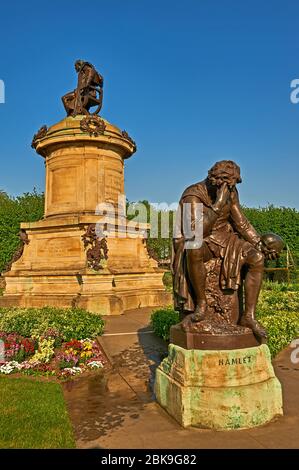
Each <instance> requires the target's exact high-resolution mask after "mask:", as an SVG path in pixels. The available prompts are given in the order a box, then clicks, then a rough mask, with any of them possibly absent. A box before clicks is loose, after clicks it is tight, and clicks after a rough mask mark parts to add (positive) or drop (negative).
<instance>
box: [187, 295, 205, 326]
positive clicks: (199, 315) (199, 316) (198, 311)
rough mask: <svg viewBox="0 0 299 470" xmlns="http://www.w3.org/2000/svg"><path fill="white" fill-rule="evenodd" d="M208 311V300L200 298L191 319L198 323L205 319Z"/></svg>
mask: <svg viewBox="0 0 299 470" xmlns="http://www.w3.org/2000/svg"><path fill="white" fill-rule="evenodd" d="M206 313H207V302H206V300H200V301H199V302H198V305H197V306H196V308H195V310H194V313H193V314H192V315H191V321H192V322H193V323H198V322H200V321H203V320H205V317H206Z"/></svg>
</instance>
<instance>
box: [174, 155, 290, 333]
mask: <svg viewBox="0 0 299 470" xmlns="http://www.w3.org/2000/svg"><path fill="white" fill-rule="evenodd" d="M241 181H242V180H241V176H240V168H239V166H238V165H237V164H236V163H234V162H233V161H230V160H223V161H220V162H217V163H216V164H215V165H214V166H213V167H212V168H211V169H210V170H209V172H208V176H207V178H206V179H205V180H204V181H201V182H199V183H196V184H193V185H191V186H189V187H188V188H187V189H186V190H185V191H184V193H183V195H182V197H181V199H180V204H179V210H180V211H181V212H183V208H184V205H185V204H187V205H188V204H189V206H190V207H191V227H193V228H194V227H195V223H196V217H198V215H197V214H198V211H197V208H198V205H199V204H200V205H201V208H202V220H201V224H202V225H201V227H202V231H203V233H202V243H201V244H200V246H197V245H196V246H194V247H191V248H190V247H188V246H187V245H186V241H187V237H186V235H184V230H183V228H182V227H181V231H180V234H179V236H178V237H177V238H175V239H174V244H173V247H174V250H173V262H172V271H173V283H174V301H175V307H176V308H177V309H179V311H180V312H181V313H182V319H183V320H182V323H181V327H182V329H183V330H184V331H193V332H194V331H200V332H204V331H206V332H209V333H212V334H213V331H219V328H220V330H221V327H223V325H225V324H229V323H234V324H235V325H240V326H242V327H245V328H249V329H250V330H252V332H253V333H254V335H255V336H256V337H258V338H259V339H261V340H263V339H265V338H266V335H267V333H266V331H265V329H264V328H263V327H262V325H261V324H260V323H259V322H258V321H257V320H256V318H255V311H256V305H257V301H258V296H259V292H260V289H261V285H262V280H263V271H264V259H265V257H266V258H267V259H276V258H277V257H278V256H279V253H280V251H281V250H282V249H283V246H284V244H283V241H282V239H281V238H280V237H279V236H277V235H275V234H266V235H265V236H261V235H259V234H258V233H257V232H256V230H255V229H254V227H253V226H252V225H251V224H250V222H249V221H248V220H247V218H246V217H245V215H244V213H243V212H242V209H241V207H240V203H239V196H238V191H237V189H236V185H237V184H238V183H241ZM180 220H182V218H180ZM180 223H181V222H180ZM243 288H244V301H243ZM234 294H235V298H238V300H237V301H234V302H231V303H230V304H229V305H226V306H225V303H227V302H226V299H228V298H230V299H232V298H234V297H233V295H234ZM236 294H237V295H236ZM236 302H237V303H238V305H237V304H236ZM212 307H213V308H212ZM229 309H230V310H234V309H235V310H236V309H237V316H236V315H235V314H234V312H232V311H231V312H228V310H229ZM211 311H212V312H214V314H213V315H211ZM222 319H223V320H224V322H223V324H222V323H221V321H222ZM207 323H208V324H207ZM215 325H216V326H217V327H216V326H215Z"/></svg>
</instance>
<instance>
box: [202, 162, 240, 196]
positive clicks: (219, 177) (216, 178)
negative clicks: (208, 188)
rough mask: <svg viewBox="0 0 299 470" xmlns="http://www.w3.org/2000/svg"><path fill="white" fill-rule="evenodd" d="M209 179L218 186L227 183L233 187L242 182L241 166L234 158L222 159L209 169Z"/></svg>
mask: <svg viewBox="0 0 299 470" xmlns="http://www.w3.org/2000/svg"><path fill="white" fill-rule="evenodd" d="M208 181H209V183H210V184H211V185H212V186H216V187H218V188H220V186H222V184H223V183H226V184H227V186H228V187H229V188H230V189H233V188H234V187H235V186H236V184H238V183H242V178H241V174H240V167H239V166H238V165H237V164H236V163H235V162H233V161H232V160H221V161H220V162H217V163H215V165H213V166H212V168H211V169H210V170H209V172H208Z"/></svg>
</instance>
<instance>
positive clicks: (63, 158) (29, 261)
mask: <svg viewBox="0 0 299 470" xmlns="http://www.w3.org/2000/svg"><path fill="white" fill-rule="evenodd" d="M34 146H35V148H36V151H37V152H38V153H39V154H40V155H42V156H43V157H44V158H45V165H46V191H45V215H44V218H43V219H42V220H40V221H38V222H33V223H23V224H22V225H21V228H22V230H23V233H24V234H25V235H26V236H27V242H26V244H25V245H24V250H23V253H22V256H21V257H20V259H19V260H17V261H16V262H14V263H13V264H12V267H11V269H10V271H9V272H7V273H6V274H5V281H6V291H5V294H4V296H3V297H1V298H0V305H1V306H6V305H18V306H22V307H42V306H46V305H51V306H59V307H71V306H73V307H74V306H77V307H83V308H86V309H88V310H90V311H93V312H95V313H101V314H105V315H115V314H116V315H117V314H121V313H123V311H124V310H127V309H133V308H138V307H146V306H159V305H165V304H167V303H170V301H171V298H170V295H169V293H167V292H166V291H165V288H164V285H163V282H162V277H163V274H164V271H163V270H161V269H159V268H158V265H157V262H156V261H155V260H154V259H152V258H150V256H149V254H148V252H147V249H146V244H145V243H144V238H143V233H144V231H145V230H146V228H147V225H146V224H144V225H143V226H142V227H139V228H138V230H135V229H132V228H130V226H129V222H128V221H127V220H126V219H125V218H124V217H121V214H119V207H118V201H119V197H121V196H123V194H124V160H125V159H126V158H129V157H130V156H131V155H132V154H133V153H134V151H135V143H134V142H133V141H132V140H131V139H130V137H129V136H128V134H127V133H126V132H122V131H120V130H119V129H118V128H117V127H115V126H113V125H111V124H109V123H108V122H107V121H105V120H103V119H101V118H98V117H94V116H93V117H91V116H89V117H84V116H76V118H73V117H67V118H65V119H63V120H62V121H61V122H59V123H57V124H55V125H54V126H52V127H50V128H49V129H44V131H42V132H40V133H39V134H38V135H37V136H36V139H35V141H34ZM101 203H109V204H110V209H109V208H108V209H107V214H106V215H96V214H97V212H96V211H97V207H98V205H99V204H101ZM113 215H115V216H116V220H115V219H114V217H113ZM107 221H108V222H107ZM97 226H101V227H102V228H104V229H105V230H106V232H108V236H107V237H106V238H105V237H104V238H103V239H102V240H99V239H98V240H97V239H96V238H93V237H92V236H90V235H92V233H94V230H95V227H97ZM92 231H93V232H92Z"/></svg>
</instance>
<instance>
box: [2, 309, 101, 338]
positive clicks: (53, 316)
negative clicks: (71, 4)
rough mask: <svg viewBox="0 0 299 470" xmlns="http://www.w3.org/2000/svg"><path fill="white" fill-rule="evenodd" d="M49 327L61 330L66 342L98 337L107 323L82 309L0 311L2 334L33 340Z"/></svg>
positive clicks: (98, 316)
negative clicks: (12, 334)
mask: <svg viewBox="0 0 299 470" xmlns="http://www.w3.org/2000/svg"><path fill="white" fill-rule="evenodd" d="M49 328H55V329H56V330H58V331H59V333H61V334H62V336H63V340H64V341H70V340H71V339H74V338H75V339H85V338H95V337H96V336H99V335H101V334H103V330H104V320H103V319H102V317H101V316H100V315H96V314H93V313H90V312H87V311H86V310H83V309H80V308H69V309H62V308H54V307H44V308H18V307H12V308H0V331H5V332H6V333H18V334H19V335H21V336H24V337H26V338H29V337H31V336H33V335H36V336H40V335H42V334H43V333H45V331H47V330H48V329H49Z"/></svg>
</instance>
